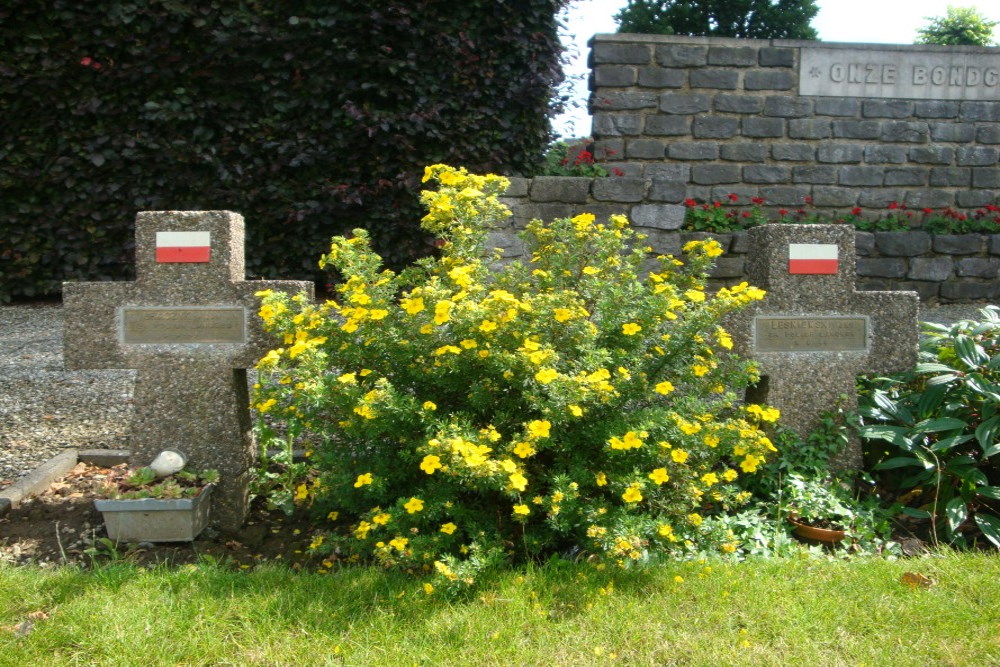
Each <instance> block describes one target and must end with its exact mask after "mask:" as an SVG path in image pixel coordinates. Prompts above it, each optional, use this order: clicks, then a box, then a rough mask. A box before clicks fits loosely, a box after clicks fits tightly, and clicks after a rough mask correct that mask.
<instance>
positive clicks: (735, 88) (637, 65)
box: [590, 35, 1000, 210]
mask: <svg viewBox="0 0 1000 667" xmlns="http://www.w3.org/2000/svg"><path fill="white" fill-rule="evenodd" d="M818 47H823V48H825V49H842V50H843V53H844V54H845V55H844V59H845V62H846V61H849V62H851V63H854V62H857V63H861V66H863V64H864V63H865V62H867V60H866V53H874V52H880V53H882V54H883V57H884V55H885V53H886V52H891V53H890V56H891V55H894V54H898V57H899V58H901V59H905V58H911V59H912V58H914V57H917V56H914V54H918V55H919V53H927V52H928V51H933V52H934V54H935V55H937V56H939V55H941V54H943V53H949V54H956V53H957V54H963V55H964V57H967V58H968V61H969V62H975V60H976V59H977V57H979V58H987V59H990V62H993V60H992V59H995V58H997V55H998V54H1000V49H996V48H992V49H990V48H976V47H948V48H947V49H944V50H942V47H927V46H887V45H871V44H826V43H822V42H804V41H788V40H771V41H767V40H736V39H722V38H705V37H673V36H671V37H665V36H651V35H596V36H595V37H594V38H593V40H592V42H591V48H592V50H591V55H590V58H591V68H592V76H591V89H592V91H593V92H592V97H591V113H592V114H593V137H594V139H595V151H594V152H595V157H596V158H597V159H598V161H602V162H606V163H607V166H608V168H609V169H611V168H617V169H619V170H621V172H622V173H624V175H625V176H626V177H631V178H641V179H645V180H648V181H650V185H651V188H650V190H651V192H652V193H653V198H651V199H650V201H651V202H653V201H657V202H659V201H674V202H676V201H680V199H678V198H677V197H678V196H679V197H680V198H681V199H683V198H684V197H691V198H695V199H700V200H702V201H708V200H714V199H722V198H724V197H725V196H726V195H727V194H729V193H736V194H738V195H740V196H741V197H742V198H743V200H744V201H746V199H747V198H749V197H763V198H764V199H766V200H767V202H768V203H769V204H771V205H774V206H777V207H790V206H801V205H802V204H803V203H804V202H805V200H806V197H811V198H812V203H813V205H815V206H816V207H818V208H820V209H836V210H842V209H849V208H851V207H854V206H861V207H868V208H874V209H882V208H884V207H885V206H886V205H887V204H888V203H889V202H892V201H896V202H900V203H905V204H906V205H907V206H908V207H910V208H911V209H914V208H916V209H919V208H924V207H931V208H942V207H946V206H953V207H958V208H974V207H978V206H983V205H985V204H990V203H997V202H998V201H1000V168H998V167H1000V165H998V155H1000V150H998V145H1000V86H997V85H996V84H995V82H994V81H993V79H994V78H995V72H994V71H993V69H989V68H987V69H985V70H983V71H984V72H986V74H985V76H986V77H987V81H988V83H987V84H986V85H985V86H980V87H981V88H983V90H985V91H986V92H985V95H987V96H992V97H991V99H985V100H984V99H977V100H959V99H951V100H933V99H902V98H899V99H896V98H884V97H883V98H864V97H844V96H839V97H822V96H800V95H799V92H798V88H799V85H800V72H799V64H800V62H801V60H802V58H803V56H802V54H803V52H804V51H805V50H807V49H815V48H818ZM935 49H936V50H935ZM928 57H930V56H928ZM989 67H990V68H995V66H993V65H990V66H989ZM976 76H978V77H980V79H982V76H984V75H982V74H977V75H976ZM680 186H683V187H680ZM657 197H666V198H657Z"/></svg>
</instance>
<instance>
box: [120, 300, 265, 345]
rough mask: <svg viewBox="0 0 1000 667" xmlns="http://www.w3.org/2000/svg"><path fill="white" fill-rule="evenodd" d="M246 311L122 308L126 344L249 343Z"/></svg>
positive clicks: (191, 308)
mask: <svg viewBox="0 0 1000 667" xmlns="http://www.w3.org/2000/svg"><path fill="white" fill-rule="evenodd" d="M245 325H246V312H245V311H244V309H243V308H239V307H234V308H196V307H190V308H140V307H135V308H128V307H126V308H122V328H121V336H122V342H123V343H126V344H158V343H159V344H167V343H238V344H243V343H245V342H246V326H245Z"/></svg>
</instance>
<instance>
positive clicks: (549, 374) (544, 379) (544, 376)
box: [535, 368, 559, 384]
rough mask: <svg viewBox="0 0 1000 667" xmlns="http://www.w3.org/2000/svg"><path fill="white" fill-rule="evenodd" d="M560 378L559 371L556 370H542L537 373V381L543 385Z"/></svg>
mask: <svg viewBox="0 0 1000 667" xmlns="http://www.w3.org/2000/svg"><path fill="white" fill-rule="evenodd" d="M557 377H559V373H558V371H556V369H554V368H543V369H542V370H540V371H538V372H537V373H535V379H536V380H538V381H539V382H541V383H542V384H548V383H550V382H552V381H553V380H555V379H556V378H557Z"/></svg>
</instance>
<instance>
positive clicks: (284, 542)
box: [0, 463, 322, 569]
mask: <svg viewBox="0 0 1000 667" xmlns="http://www.w3.org/2000/svg"><path fill="white" fill-rule="evenodd" d="M112 472H113V471H112V470H111V469H110V468H101V467H97V466H93V465H88V464H86V463H80V464H78V465H77V466H76V467H75V468H74V469H73V470H72V471H71V472H70V473H69V474H68V475H66V477H64V478H61V479H58V480H56V481H55V482H54V483H53V484H52V485H51V486H50V487H49V488H48V489H47V490H46V491H45V492H43V493H41V494H40V495H38V496H34V497H31V498H25V499H24V501H23V502H22V503H21V504H20V506H18V507H16V508H13V509H11V511H10V513H8V514H7V515H6V516H4V517H0V561H5V562H10V563H14V564H19V565H20V564H28V563H37V564H42V565H45V564H57V563H58V564H63V563H75V564H80V565H84V566H90V565H92V564H94V563H95V562H102V561H106V560H108V559H112V558H122V559H127V560H129V561H131V562H135V563H140V564H144V565H152V564H157V563H165V564H172V565H184V564H187V563H196V562H198V561H199V560H201V559H204V558H206V557H208V558H211V559H213V560H215V561H221V562H225V563H230V564H232V565H233V566H234V567H241V568H246V567H251V566H253V565H255V564H257V563H261V562H265V561H278V562H284V563H286V564H288V565H289V566H290V567H292V568H294V569H301V568H304V567H305V568H315V567H322V565H321V563H320V561H319V560H318V559H315V558H311V557H310V556H308V554H307V549H308V546H309V543H310V542H311V541H312V531H313V526H312V525H311V524H310V523H309V522H308V520H307V517H304V516H293V517H288V516H286V515H285V514H284V513H282V512H280V511H277V510H268V509H267V508H266V507H265V506H264V503H263V502H262V501H261V499H259V498H258V499H257V500H256V501H255V502H254V503H253V505H252V507H251V511H250V516H249V517H248V519H247V522H246V524H245V525H244V526H243V527H242V528H241V529H240V530H239V531H238V532H236V533H234V534H222V533H220V532H219V531H216V530H214V529H212V528H206V529H205V530H204V531H203V532H202V533H201V535H199V537H198V539H196V540H195V541H193V542H185V543H176V542H174V543H159V544H154V543H149V542H143V543H140V544H124V543H122V544H117V545H116V544H114V543H113V542H110V541H109V540H108V539H107V533H106V532H105V530H104V521H103V519H102V517H101V513H100V512H98V511H97V510H96V509H94V500H95V499H96V498H99V497H100V495H99V493H100V490H101V488H102V487H103V486H104V484H105V483H106V480H107V478H108V476H109V475H111V474H112Z"/></svg>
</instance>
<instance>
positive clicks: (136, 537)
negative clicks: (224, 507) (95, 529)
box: [94, 466, 219, 542]
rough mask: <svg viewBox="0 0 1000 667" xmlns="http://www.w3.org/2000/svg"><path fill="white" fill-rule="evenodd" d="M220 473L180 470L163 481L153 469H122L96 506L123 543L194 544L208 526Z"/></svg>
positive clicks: (112, 534)
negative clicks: (213, 490) (214, 490)
mask: <svg viewBox="0 0 1000 667" xmlns="http://www.w3.org/2000/svg"><path fill="white" fill-rule="evenodd" d="M218 480H219V473H218V471H216V470H205V471H202V472H194V471H184V470H180V471H178V472H175V473H173V474H171V475H169V476H167V477H164V478H158V477H157V474H156V471H155V470H153V469H152V468H150V467H144V468H138V469H134V470H129V469H127V468H125V466H121V468H120V469H116V471H115V473H114V474H112V476H110V477H109V479H108V482H107V484H106V485H105V490H104V495H105V498H104V499H101V500H95V501H94V506H95V507H96V508H97V510H98V511H100V512H101V513H102V514H103V515H104V525H105V527H106V528H107V531H108V536H109V537H110V538H111V539H113V540H115V541H118V542H190V541H192V540H193V539H194V538H195V537H197V536H198V534H199V533H200V532H201V531H202V529H204V528H205V525H206V524H207V523H208V511H209V502H210V499H211V493H212V489H213V488H214V486H215V482H217V481H218Z"/></svg>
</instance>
